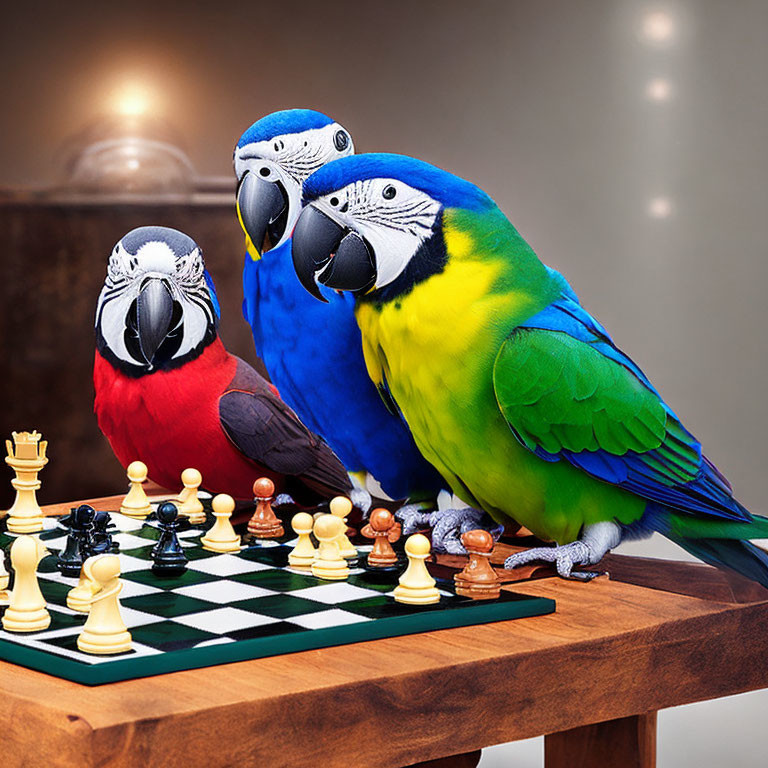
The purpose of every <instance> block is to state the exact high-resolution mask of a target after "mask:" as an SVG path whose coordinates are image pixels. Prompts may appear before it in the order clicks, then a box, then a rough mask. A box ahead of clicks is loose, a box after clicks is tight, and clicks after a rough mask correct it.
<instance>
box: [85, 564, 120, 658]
mask: <svg viewBox="0 0 768 768" xmlns="http://www.w3.org/2000/svg"><path fill="white" fill-rule="evenodd" d="M83 569H84V571H85V576H86V578H87V579H88V580H90V581H93V582H94V583H95V584H96V585H97V586H98V590H97V592H96V593H95V594H94V596H93V597H92V598H91V610H90V612H89V613H88V619H87V620H86V622H85V625H84V626H83V631H82V632H81V633H80V635H79V636H78V638H77V647H78V648H79V649H80V650H81V651H84V652H85V653H95V654H107V653H124V652H125V651H130V650H131V642H132V638H131V633H130V632H129V631H128V628H127V627H126V626H125V622H124V621H123V617H122V616H121V615H120V592H121V591H122V589H123V585H122V584H121V583H120V558H119V557H118V556H117V555H95V556H94V557H89V558H88V559H87V560H86V561H85V562H84V563H83Z"/></svg>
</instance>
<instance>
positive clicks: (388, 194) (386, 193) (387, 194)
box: [381, 184, 397, 200]
mask: <svg viewBox="0 0 768 768" xmlns="http://www.w3.org/2000/svg"><path fill="white" fill-rule="evenodd" d="M396 194H397V190H396V189H395V188H394V187H393V186H392V185H391V184H387V186H386V187H384V189H383V190H382V191H381V196H382V197H383V198H384V199H385V200H391V199H392V198H393V197H394V196H395V195H396Z"/></svg>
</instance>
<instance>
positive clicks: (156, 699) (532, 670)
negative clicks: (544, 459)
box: [0, 496, 768, 768]
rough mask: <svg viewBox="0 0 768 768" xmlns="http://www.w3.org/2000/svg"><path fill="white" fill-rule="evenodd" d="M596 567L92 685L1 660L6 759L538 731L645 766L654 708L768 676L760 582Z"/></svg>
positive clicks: (463, 746)
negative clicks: (362, 627) (436, 613)
mask: <svg viewBox="0 0 768 768" xmlns="http://www.w3.org/2000/svg"><path fill="white" fill-rule="evenodd" d="M119 503H120V497H117V496H116V497H112V498H110V499H106V500H99V502H98V506H99V508H101V509H110V508H111V509H115V508H117V506H118V505H119ZM68 506H69V505H64V504H62V505H57V506H56V507H55V508H51V509H50V510H48V511H49V512H51V513H57V512H58V513H63V512H65V511H66V509H67V507H68ZM511 550H512V548H511V547H509V546H508V545H505V544H502V545H499V546H498V547H497V551H496V552H495V553H494V562H500V561H501V559H502V558H503V557H504V556H506V554H508V553H509V552H510V551H511ZM604 566H605V567H608V569H609V570H610V578H607V577H602V578H599V579H596V580H595V581H594V582H592V583H589V584H584V583H577V582H572V581H563V580H561V579H559V578H553V577H551V576H550V575H549V573H548V572H547V571H546V570H545V569H542V568H531V569H528V570H525V571H521V573H520V574H519V575H520V576H521V577H525V578H532V579H533V580H529V581H525V582H522V583H520V582H518V583H516V584H514V585H512V587H513V588H515V589H518V590H519V591H521V592H525V593H528V594H531V595H541V596H545V597H550V598H554V599H555V600H556V601H557V612H556V613H553V614H551V615H548V616H541V617H537V618H530V619H518V620H516V621H509V622H499V623H496V624H486V625H481V626H474V627H466V628H462V629H450V630H443V631H436V632H428V633H425V634H421V635H410V636H405V637H397V638H391V639H386V640H376V641H373V642H367V643H357V644H353V645H346V646H339V647H336V648H324V649H322V650H317V651H307V652H304V653H296V654H289V655H285V656H275V657H272V658H267V659H257V660H254V661H246V662H241V663H238V664H228V665H222V666H218V667H210V668H208V669H197V670H191V671H188V672H177V673H174V674H169V675H161V676H158V677H151V678H146V679H143V680H131V681H127V682H122V683H114V684H110V685H103V686H98V687H94V688H88V687H84V686H80V685H77V684H76V683H70V682H67V681H65V680H59V679H57V678H54V677H50V676H48V675H44V674H42V673H39V672H33V671H31V670H27V669H24V668H22V667H17V666H14V665H11V664H7V663H0V723H2V724H3V729H2V734H3V747H2V755H3V761H2V762H3V768H15V767H16V766H23V765H46V766H50V767H51V768H53V767H54V766H66V767H67V768H69V767H70V766H73V765H77V766H81V767H82V768H89V767H90V766H109V767H110V768H123V766H124V767H125V768H134V767H135V766H137V765H141V766H148V767H150V768H151V767H152V766H157V767H158V768H173V766H185V768H196V766H200V768H217V766H233V765H238V766H243V767H245V766H268V767H269V768H281V767H282V766H286V767H288V768H297V766H309V765H320V764H322V765H323V766H325V767H326V768H337V767H338V768H342V767H343V768H348V766H355V767H356V768H398V767H399V766H406V765H415V764H418V763H419V762H420V761H421V762H423V763H426V764H427V765H429V766H431V768H472V766H474V765H476V764H477V761H478V759H479V752H478V751H477V750H479V749H480V748H482V747H485V746H489V745H492V744H499V743H503V742H507V741H514V740H517V739H525V738H529V737H532V736H538V735H541V734H546V739H545V754H546V768H566V766H567V768H652V766H653V765H655V712H656V711H657V710H659V709H663V708H665V707H672V706H677V705H680V704H686V703H689V702H693V701H701V700H704V699H711V698H717V697H720V696H728V695H731V694H735V693H740V692H743V691H749V690H754V689H758V688H763V687H767V686H768V591H766V590H763V589H762V588H760V587H757V586H755V585H752V584H751V583H749V582H745V581H744V580H742V579H739V578H736V577H733V578H730V577H728V578H726V577H725V576H723V574H721V573H720V572H719V571H716V570H714V569H713V568H710V567H708V566H705V565H696V564H684V563H666V562H664V561H658V560H655V561H647V562H642V561H641V562H639V563H638V560H637V559H636V558H631V557H621V556H613V557H609V558H606V560H605V561H604ZM629 582H632V583H629ZM432 761H434V762H432Z"/></svg>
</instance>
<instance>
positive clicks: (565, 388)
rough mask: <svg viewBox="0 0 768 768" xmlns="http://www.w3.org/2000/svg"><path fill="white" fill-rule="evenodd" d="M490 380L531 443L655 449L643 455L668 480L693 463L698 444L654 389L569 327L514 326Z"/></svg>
mask: <svg viewBox="0 0 768 768" xmlns="http://www.w3.org/2000/svg"><path fill="white" fill-rule="evenodd" d="M493 384H494V390H495V393H496V399H497V402H498V405H499V408H500V409H501V412H502V413H503V414H504V417H505V418H506V420H507V422H508V423H509V425H510V426H511V427H512V429H513V430H514V431H515V433H516V434H517V435H518V437H519V439H520V440H521V441H522V442H523V443H524V444H525V445H526V446H527V447H528V448H529V449H530V450H532V451H535V450H536V449H537V448H540V449H542V450H543V451H546V452H547V453H549V454H558V453H560V452H562V451H568V452H571V453H581V452H583V451H590V452H597V451H605V452H607V453H609V454H612V455H615V456H623V455H624V454H626V453H627V452H628V451H633V452H635V453H638V454H644V453H647V452H648V451H657V452H660V453H661V454H662V455H661V456H659V457H658V458H655V457H648V460H649V463H650V464H651V465H652V466H653V468H654V469H655V470H656V471H657V472H658V473H659V476H660V479H662V478H663V479H664V480H666V481H667V482H669V483H678V482H686V481H687V480H690V479H692V478H693V477H694V476H695V475H696V473H697V471H698V469H699V464H700V456H699V454H698V452H697V450H696V449H695V447H693V446H691V445H689V444H688V443H687V442H686V440H685V439H684V438H685V437H687V435H686V433H685V432H684V430H682V429H681V428H680V427H679V424H677V422H676V420H675V419H673V418H671V417H670V414H669V412H668V410H667V409H666V407H665V406H664V403H663V401H662V400H661V399H660V398H659V396H658V394H657V393H656V392H654V391H653V390H651V389H649V388H648V387H647V386H646V385H645V384H644V383H643V382H641V381H640V380H639V379H638V378H637V377H636V376H635V374H634V373H633V372H631V371H630V370H629V369H627V368H625V367H624V366H622V365H621V364H620V363H618V362H616V361H615V360H612V359H610V358H608V357H605V356H604V355H603V354H602V353H601V352H599V351H598V350H596V349H594V348H593V347H592V346H591V345H590V344H587V343H585V342H583V341H579V340H577V339H574V338H573V337H572V336H569V335H568V334H567V333H561V332H557V331H545V330H529V329H518V330H517V331H515V332H514V333H513V334H512V335H511V336H510V337H509V338H508V339H507V340H506V341H505V342H504V344H503V345H502V347H501V350H500V351H499V353H498V355H497V357H496V362H495V365H494V371H493ZM664 459H666V461H664Z"/></svg>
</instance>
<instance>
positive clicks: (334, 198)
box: [328, 197, 339, 208]
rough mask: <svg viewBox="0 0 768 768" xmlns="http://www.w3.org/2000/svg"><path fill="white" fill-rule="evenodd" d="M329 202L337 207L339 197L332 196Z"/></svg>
mask: <svg viewBox="0 0 768 768" xmlns="http://www.w3.org/2000/svg"><path fill="white" fill-rule="evenodd" d="M328 202H329V203H330V204H331V205H332V206H333V207H334V208H335V207H336V206H337V205H338V204H339V198H338V197H332V198H331V199H330V200H329V201H328Z"/></svg>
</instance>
